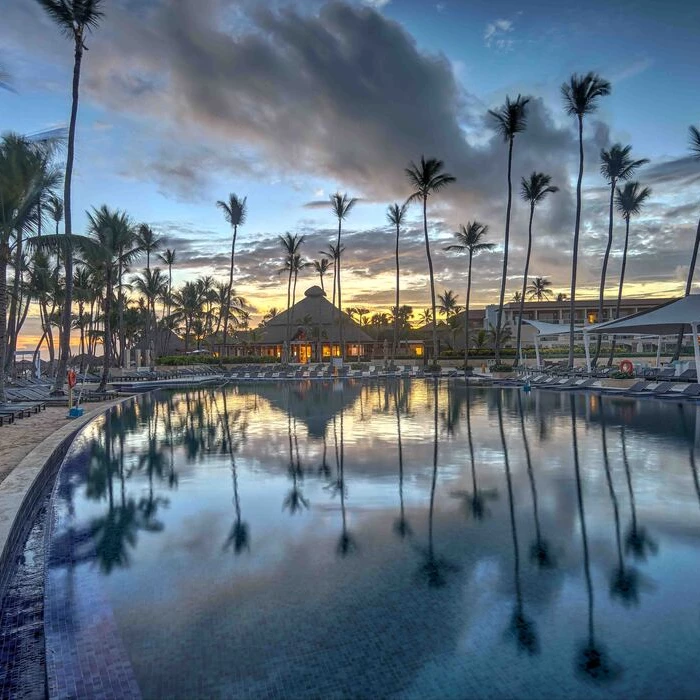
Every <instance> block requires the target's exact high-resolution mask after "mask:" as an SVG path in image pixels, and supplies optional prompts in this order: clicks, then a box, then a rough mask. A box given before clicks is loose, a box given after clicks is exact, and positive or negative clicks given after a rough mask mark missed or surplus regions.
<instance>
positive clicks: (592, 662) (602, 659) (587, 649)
mask: <svg viewBox="0 0 700 700" xmlns="http://www.w3.org/2000/svg"><path fill="white" fill-rule="evenodd" d="M569 402H570V409H571V434H572V442H573V450H574V472H575V475H576V496H577V502H578V513H579V520H580V522H581V540H582V542H583V570H584V575H585V579H586V592H587V594H588V639H587V640H586V642H585V643H584V645H583V647H582V648H581V650H580V651H579V654H578V656H577V657H576V670H577V672H578V673H580V674H582V675H583V676H584V678H587V679H590V680H593V681H596V682H606V681H612V680H614V679H615V678H616V677H617V676H618V675H619V668H618V667H617V666H616V665H615V664H613V663H612V662H611V661H610V659H609V658H608V654H607V652H606V650H605V649H604V647H603V646H602V645H601V644H600V642H598V641H597V640H596V638H595V616H594V606H595V598H594V591H593V580H592V579H591V562H590V555H589V551H588V532H587V530H586V516H585V512H584V507H583V491H582V489H581V469H580V465H579V456H578V438H577V436H576V403H575V399H574V395H573V394H571V396H570V397H569Z"/></svg>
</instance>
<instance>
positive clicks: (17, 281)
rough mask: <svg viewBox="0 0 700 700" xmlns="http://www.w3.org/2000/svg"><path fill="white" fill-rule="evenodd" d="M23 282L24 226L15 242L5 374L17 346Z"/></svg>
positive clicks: (10, 365)
mask: <svg viewBox="0 0 700 700" xmlns="http://www.w3.org/2000/svg"><path fill="white" fill-rule="evenodd" d="M21 282H22V228H21V227H20V228H18V229H17V238H16V242H15V264H14V279H13V280H12V294H11V295H10V312H9V317H8V319H7V339H6V343H7V352H6V354H5V374H9V373H10V369H11V368H12V362H13V360H14V357H15V348H16V347H17V316H18V313H17V306H18V304H19V303H20V294H21V286H20V285H21Z"/></svg>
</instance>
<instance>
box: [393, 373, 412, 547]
mask: <svg viewBox="0 0 700 700" xmlns="http://www.w3.org/2000/svg"><path fill="white" fill-rule="evenodd" d="M394 410H395V412H396V442H397V445H398V448H399V508H400V510H399V517H398V518H397V519H396V520H395V521H394V532H395V533H396V534H397V535H398V536H399V537H400V538H401V539H404V538H405V537H410V536H411V535H412V534H413V529H412V528H411V525H410V524H409V522H408V520H407V518H406V513H405V510H404V502H403V445H402V443H401V410H400V407H399V387H398V385H396V386H395V387H394Z"/></svg>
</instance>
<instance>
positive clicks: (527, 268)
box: [513, 202, 535, 367]
mask: <svg viewBox="0 0 700 700" xmlns="http://www.w3.org/2000/svg"><path fill="white" fill-rule="evenodd" d="M534 215H535V203H534V202H532V203H531V204H530V223H529V225H528V229H527V253H526V254H525V270H524V271H523V290H522V292H521V294H520V308H519V310H518V337H517V340H516V342H515V361H514V362H513V367H517V366H518V364H519V363H520V337H521V331H522V328H523V308H524V307H525V289H526V287H527V275H528V272H529V271H530V253H531V252H532V218H533V216H534Z"/></svg>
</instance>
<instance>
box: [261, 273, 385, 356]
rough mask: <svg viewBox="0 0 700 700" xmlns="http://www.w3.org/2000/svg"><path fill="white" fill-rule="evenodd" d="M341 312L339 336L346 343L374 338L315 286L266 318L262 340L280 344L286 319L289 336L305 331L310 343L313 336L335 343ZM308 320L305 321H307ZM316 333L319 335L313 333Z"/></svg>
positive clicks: (368, 341)
mask: <svg viewBox="0 0 700 700" xmlns="http://www.w3.org/2000/svg"><path fill="white" fill-rule="evenodd" d="M341 313H342V315H343V336H344V338H345V342H346V343H373V342H374V340H373V338H371V337H370V336H369V335H367V333H365V332H364V331H363V330H362V328H360V326H359V325H358V324H357V323H355V321H353V320H352V318H351V317H350V316H349V315H348V314H346V313H345V312H340V311H339V309H338V308H337V307H336V306H333V304H331V302H329V301H328V299H326V293H325V292H324V291H323V290H322V289H321V287H319V286H317V285H315V286H313V287H310V288H309V289H307V290H306V291H305V292H304V298H303V299H302V300H301V301H298V302H297V303H296V304H294V306H293V307H292V308H291V309H289V311H284V312H283V313H281V314H278V315H277V316H275V317H274V318H273V319H272V320H270V321H268V323H267V324H266V325H265V327H264V329H263V330H262V334H261V340H260V342H263V343H277V344H282V343H284V341H285V340H287V319H288V318H289V319H290V320H289V334H290V336H291V338H292V339H294V338H295V337H298V336H299V334H305V336H306V338H307V339H308V340H309V341H310V342H314V341H315V340H316V338H317V337H319V339H320V340H321V341H325V342H330V343H337V342H339V341H340V314H341ZM307 321H308V323H307ZM317 333H319V336H317Z"/></svg>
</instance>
